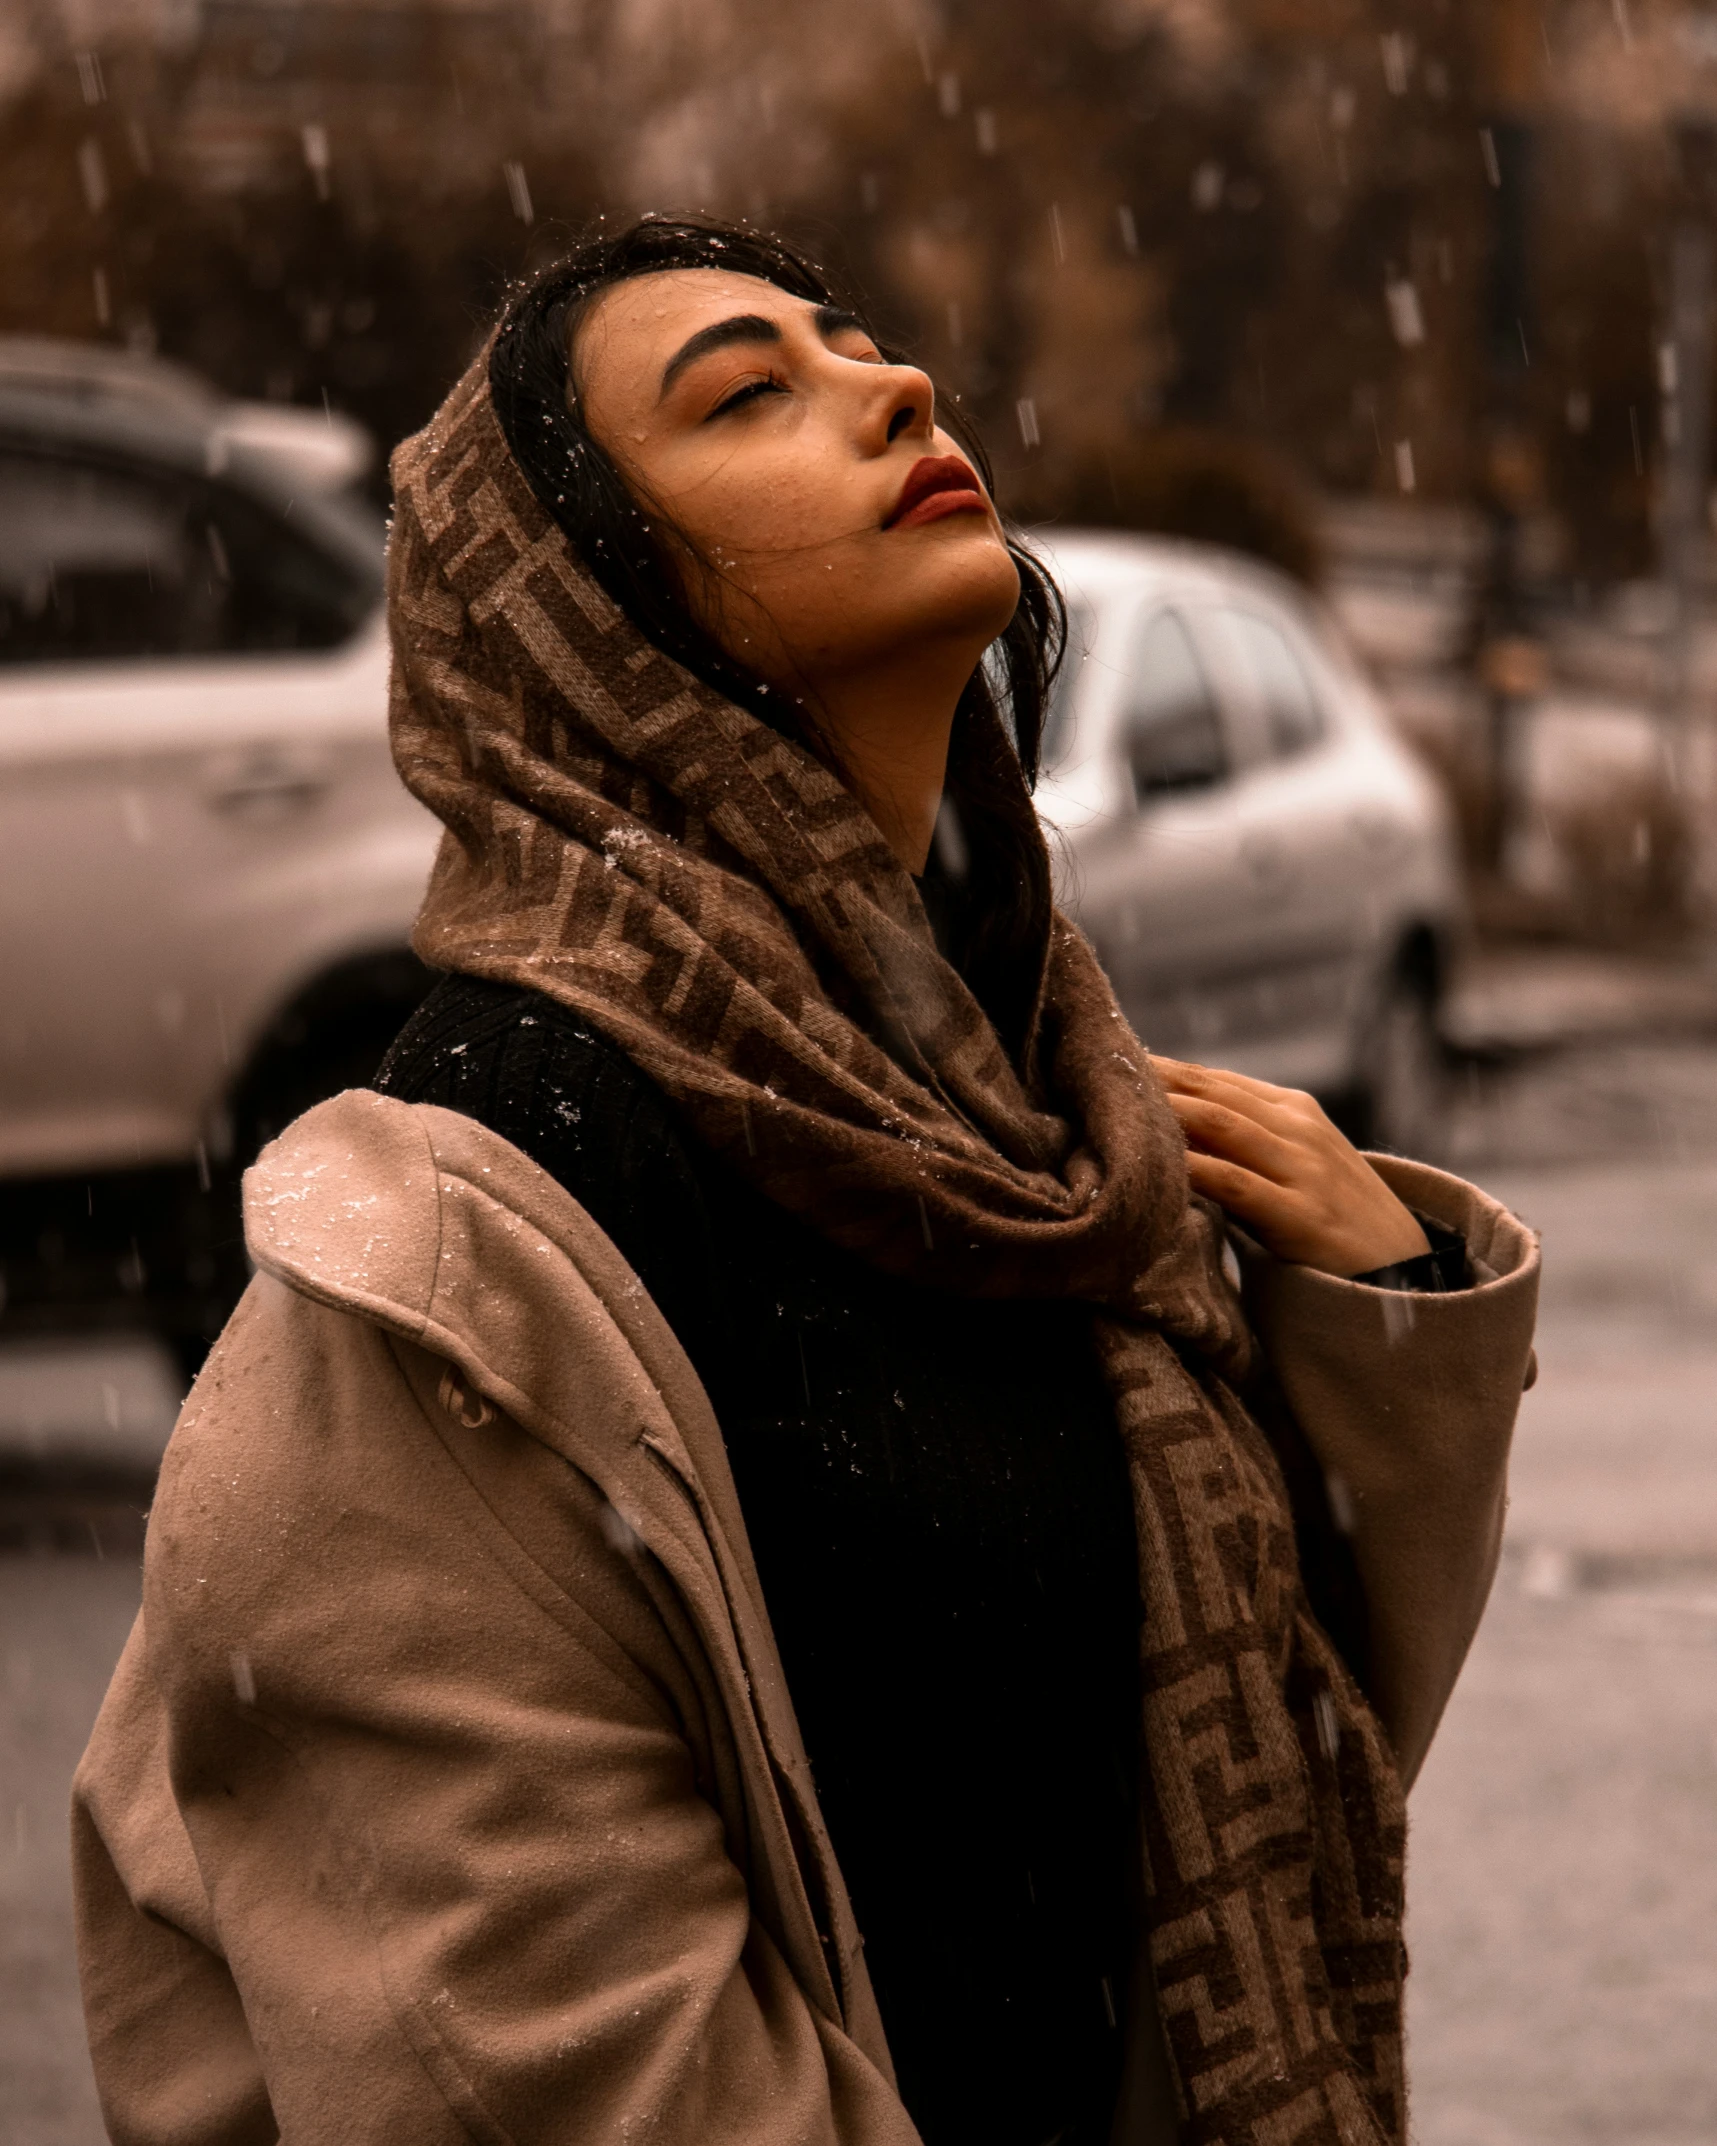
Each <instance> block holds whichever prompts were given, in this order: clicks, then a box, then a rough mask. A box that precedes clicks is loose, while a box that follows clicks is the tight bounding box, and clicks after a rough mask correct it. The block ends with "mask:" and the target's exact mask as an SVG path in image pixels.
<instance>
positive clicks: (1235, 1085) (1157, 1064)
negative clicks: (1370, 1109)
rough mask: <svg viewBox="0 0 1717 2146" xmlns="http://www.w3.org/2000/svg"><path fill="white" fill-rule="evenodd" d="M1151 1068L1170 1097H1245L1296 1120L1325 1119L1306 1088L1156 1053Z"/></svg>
mask: <svg viewBox="0 0 1717 2146" xmlns="http://www.w3.org/2000/svg"><path fill="white" fill-rule="evenodd" d="M1151 1064H1152V1066H1153V1067H1154V1068H1155V1070H1156V1072H1157V1074H1158V1076H1159V1078H1160V1079H1161V1081H1162V1084H1163V1086H1164V1087H1165V1088H1166V1089H1168V1090H1169V1092H1170V1093H1171V1094H1174V1093H1176V1092H1180V1093H1185V1094H1193V1095H1197V1094H1226V1095H1228V1096H1229V1097H1231V1098H1232V1097H1234V1096H1236V1095H1244V1096H1247V1097H1249V1098H1252V1099H1253V1100H1255V1101H1257V1102H1260V1103H1266V1104H1272V1105H1275V1106H1277V1107H1279V1108H1281V1109H1283V1110H1285V1111H1287V1112H1288V1113H1289V1114H1290V1115H1291V1116H1294V1117H1296V1118H1304V1117H1306V1116H1308V1115H1316V1116H1317V1117H1320V1118H1321V1117H1322V1116H1323V1115H1324V1112H1323V1106H1322V1105H1321V1104H1320V1103H1319V1102H1318V1100H1317V1098H1316V1097H1315V1096H1311V1095H1307V1094H1306V1092H1305V1090H1304V1089H1303V1088H1278V1087H1276V1086H1275V1085H1274V1084H1273V1083H1271V1082H1270V1081H1267V1080H1255V1079H1254V1078H1253V1077H1252V1075H1251V1074H1250V1073H1236V1072H1234V1071H1233V1069H1232V1068H1231V1067H1228V1066H1203V1065H1195V1064H1193V1063H1192V1062H1191V1061H1189V1060H1186V1059H1181V1058H1159V1057H1157V1055H1156V1054H1155V1053H1154V1052H1153V1053H1152V1054H1151Z"/></svg>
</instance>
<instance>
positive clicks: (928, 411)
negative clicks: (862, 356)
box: [877, 365, 936, 446]
mask: <svg viewBox="0 0 1717 2146" xmlns="http://www.w3.org/2000/svg"><path fill="white" fill-rule="evenodd" d="M878 370H879V372H881V373H883V374H885V375H886V378H884V379H882V380H879V382H878V387H879V388H880V390H881V392H880V394H879V395H878V398H877V403H878V410H877V415H878V419H879V421H880V422H879V429H880V431H881V435H882V444H883V445H884V446H892V445H893V443H894V442H895V441H896V440H898V439H901V438H903V437H908V436H911V435H913V434H917V435H918V436H920V437H921V438H923V439H928V438H929V437H930V435H931V433H932V432H934V431H935V429H936V390H935V388H934V387H933V386H932V385H931V380H930V375H929V374H928V373H923V372H920V371H919V369H918V367H917V366H916V365H888V366H882V367H879V368H878Z"/></svg>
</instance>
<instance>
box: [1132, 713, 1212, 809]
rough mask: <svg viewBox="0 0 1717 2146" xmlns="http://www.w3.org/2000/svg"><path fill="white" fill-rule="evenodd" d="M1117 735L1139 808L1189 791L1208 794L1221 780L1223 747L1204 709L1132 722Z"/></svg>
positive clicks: (1158, 715) (1134, 719)
mask: <svg viewBox="0 0 1717 2146" xmlns="http://www.w3.org/2000/svg"><path fill="white" fill-rule="evenodd" d="M1122 735H1123V741H1124V747H1125V752H1126V759H1127V766H1128V769H1129V771H1130V772H1131V774H1132V778H1133V796H1134V798H1135V800H1136V801H1137V802H1138V803H1139V804H1141V805H1143V804H1147V803H1149V802H1150V801H1151V800H1152V799H1153V798H1159V797H1175V796H1179V795H1182V794H1184V793H1185V792H1187V791H1189V790H1209V789H1214V788H1215V786H1216V785H1217V784H1218V783H1220V782H1223V781H1225V780H1226V779H1227V775H1228V749H1227V742H1226V740H1225V739H1224V738H1223V735H1222V726H1221V724H1220V722H1219V721H1218V719H1217V715H1216V711H1215V710H1214V709H1213V708H1211V707H1209V706H1203V707H1200V706H1197V705H1194V706H1192V707H1187V708H1181V709H1173V710H1168V711H1164V712H1161V713H1159V712H1156V711H1153V712H1152V713H1151V714H1150V715H1149V716H1148V717H1143V716H1136V717H1134V718H1133V719H1132V720H1130V721H1129V722H1128V723H1127V724H1126V725H1125V726H1124V729H1123V733H1122Z"/></svg>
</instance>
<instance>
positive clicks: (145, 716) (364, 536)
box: [0, 341, 438, 1323]
mask: <svg viewBox="0 0 1717 2146" xmlns="http://www.w3.org/2000/svg"><path fill="white" fill-rule="evenodd" d="M367 455H368V442H367V440H366V439H365V437H364V436H363V435H362V434H361V433H359V432H357V430H356V428H354V427H351V426H350V425H348V424H344V423H342V422H341V421H338V420H332V419H331V420H329V421H328V422H326V423H325V422H324V421H323V419H322V418H321V417H320V416H319V415H315V414H313V413H305V412H295V411H284V410H278V409H273V408H270V407H267V406H252V405H245V404H234V403H230V402H227V401H224V400H222V399H220V398H218V397H216V396H215V395H213V394H212V393H211V392H210V391H209V390H208V389H206V388H205V387H203V386H202V385H201V383H199V382H198V381H196V380H195V379H194V378H193V377H192V376H190V375H186V374H183V373H181V372H179V371H178V370H177V369H176V368H173V367H169V366H165V365H160V364H154V363H139V362H138V361H136V360H132V359H127V358H124V357H122V356H121V355H119V354H118V353H115V352H111V351H105V350H101V349H92V348H87V347H85V346H80V345H75V344H69V345H54V344H44V343H38V342H26V341H12V342H0V1177H3V1178H6V1179H11V1180H13V1181H14V1184H13V1186H12V1187H11V1188H9V1190H8V1189H4V1188H0V1211H3V1212H4V1213H5V1214H6V1216H7V1218H8V1224H9V1226H8V1227H7V1228H6V1229H5V1230H4V1231H0V1239H3V1240H4V1241H3V1243H0V1259H3V1260H4V1263H5V1269H6V1279H7V1280H9V1281H10V1282H11V1283H12V1285H13V1286H12V1308H13V1316H14V1320H16V1318H17V1316H18V1315H19V1313H20V1311H21V1309H22V1306H23V1300H24V1299H29V1300H31V1301H38V1300H39V1301H40V1302H42V1303H44V1304H46V1303H48V1302H49V1301H50V1300H52V1298H53V1297H54V1294H55V1291H54V1289H53V1287H51V1286H47V1285H44V1284H43V1282H42V1277H41V1275H40V1274H39V1273H36V1274H32V1275H30V1276H27V1277H26V1276H23V1275H22V1269H23V1268H25V1267H28V1266H30V1265H31V1263H32V1262H34V1265H35V1266H36V1267H40V1265H41V1264H42V1261H41V1259H40V1258H39V1257H38V1254H39V1253H40V1244H39V1243H37V1244H28V1243H26V1244H20V1243H19V1241H18V1238H19V1235H20V1230H21V1228H22V1227H23V1225H22V1224H21V1223H20V1222H19V1218H20V1217H23V1218H24V1220H25V1222H27V1224H28V1226H29V1229H31V1230H33V1231H34V1233H35V1236H36V1238H37V1239H45V1240H46V1241H47V1242H48V1243H49V1245H50V1250H51V1248H52V1247H53V1246H54V1245H58V1246H59V1247H60V1252H61V1264H62V1265H63V1266H65V1267H66V1268H67V1269H68V1273H69V1272H71V1270H75V1269H77V1267H78V1259H77V1258H76V1257H74V1256H73V1254H72V1252H68V1251H67V1250H66V1242H67V1239H68V1235H69V1236H70V1237H71V1238H72V1239H74V1240H75V1245H74V1250H75V1249H76V1248H77V1247H86V1246H87V1244H88V1243H89V1242H92V1241H95V1240H97V1239H100V1238H101V1236H102V1232H101V1229H100V1228H99V1227H98V1226H96V1225H98V1224H99V1221H100V1217H99V1215H98V1206H105V1207H107V1208H109V1209H112V1208H113V1207H114V1201H113V1199H112V1197H110V1196H109V1195H110V1194H111V1190H112V1187H113V1186H114V1185H116V1184H118V1183H119V1182H120V1179H121V1178H124V1179H127V1180H134V1181H135V1182H136V1184H137V1185H138V1187H139V1188H140V1190H139V1199H140V1200H142V1204H143V1208H144V1209H145V1210H146V1211H145V1212H143V1214H142V1221H141V1224H140V1223H139V1221H138V1218H137V1216H135V1215H134V1216H133V1217H132V1220H131V1227H130V1237H135V1235H136V1230H137V1228H138V1227H139V1226H142V1227H143V1228H144V1229H145V1231H146V1233H147V1231H148V1230H149V1229H150V1228H152V1227H153V1218H154V1216H155V1215H156V1214H157V1213H158V1211H159V1210H160V1208H161V1200H162V1183H163V1182H164V1181H163V1180H160V1179H159V1178H158V1177H150V1176H149V1175H148V1173H150V1172H157V1173H158V1172H161V1171H170V1170H172V1169H174V1168H175V1167H177V1168H179V1169H180V1170H181V1171H193V1170H200V1172H201V1175H202V1177H203V1178H204V1180H205V1181H206V1180H208V1179H209V1178H210V1176H211V1175H214V1176H217V1177H218V1176H219V1174H220V1170H221V1165H222V1163H223V1161H224V1160H226V1159H227V1158H228V1157H233V1158H235V1159H242V1154H243V1151H244V1150H246V1149H249V1148H253V1147H254V1145H255V1144H256V1142H257V1141H258V1140H259V1139H260V1138H262V1137H264V1136H266V1134H267V1133H268V1132H269V1131H270V1130H272V1129H273V1127H274V1126H275V1125H277V1124H278V1123H279V1122H280V1121H281V1120H282V1119H284V1118H285V1117H289V1116H291V1115H293V1114H294V1113H295V1112H296V1110H297V1109H298V1108H300V1107H302V1105H303V1104H304V1103H305V1102H308V1101H311V1100H314V1099H315V1097H316V1096H317V1095H319V1094H322V1093H326V1092H327V1091H328V1090H329V1089H330V1088H332V1087H339V1086H342V1085H345V1084H347V1082H349V1081H350V1080H352V1079H359V1080H361V1079H363V1078H364V1077H366V1075H367V1074H368V1072H369V1071H371V1070H373V1067H374V1064H375V1061H376V1059H377V1058H378V1057H379V1056H380V1053H381V1051H382V1049H383V1048H384V1047H385V1045H386V1043H387V1041H388V1039H389V1037H390V1036H391V1035H392V1034H393V1033H394V1032H395V1030H397V1028H398V1027H399V1025H400V1023H401V1021H402V1020H403V1019H404V1017H405V1015H406V1013H407V1012H408V1011H409V1010H410V1007H411V1006H412V1005H413V1004H414V1003H415V1000H416V998H417V996H418V995H419V994H420V993H421V990H422V988H423V985H424V981H425V975H424V972H423V971H422V970H421V969H420V968H419V966H418V964H417V963H416V962H415V961H414V960H413V959H412V958H411V956H410V954H409V952H408V951H407V945H406V942H407V936H408V933H409V931H410V928H411V923H412V919H413V917H414V915H415V913H416V909H417V905H418V902H419V900H420V898H421V895H422V890H423V885H424V881H425V878H426V876H427V874H428V870H429V865H430V861H431V858H432V856H433V853H434V849H435V844H436V839H437V834H438V829H437V827H436V824H435V823H434V821H433V820H432V819H431V818H430V816H429V815H428V814H427V813H426V812H425V811H423V809H422V808H421V807H420V806H419V805H418V804H417V803H416V802H415V801H414V800H413V799H412V798H411V797H410V796H409V795H408V794H407V793H406V791H405V790H404V789H403V788H402V787H401V785H400V782H399V779H398V777H397V776H396V775H395V773H394V770H393V765H392V762H391V759H390V757H389V752H388V743H387V666H388V652H387V637H386V632H385V626H384V621H383V616H382V609H381V602H380V598H381V573H382V546H383V529H382V523H381V518H380V516H379V515H378V514H377V513H376V512H375V510H374V509H373V508H371V507H369V506H368V505H367V504H365V503H364V502H363V501H362V500H361V499H360V498H359V497H358V496H357V495H356V493H355V492H354V491H353V490H352V489H351V484H350V480H351V479H352V478H353V477H355V476H356V475H357V474H359V473H360V471H361V468H362V465H363V462H364V461H365V459H366V458H367ZM113 1173H118V1174H119V1175H118V1176H114V1175H113ZM140 1173H142V1174H141V1175H140ZM22 1181H28V1186H29V1189H28V1191H26V1190H25V1186H24V1183H23V1182H22ZM98 1181H99V1183H100V1185H101V1187H102V1189H103V1198H102V1201H100V1202H98V1198H97V1189H96V1187H97V1182H98ZM44 1182H45V1183H47V1184H49V1185H56V1184H57V1185H58V1186H59V1187H60V1188H61V1189H62V1191H63V1190H65V1189H66V1188H67V1187H68V1186H72V1185H75V1187H76V1188H77V1190H78V1191H80V1192H82V1193H84V1195H85V1196H84V1198H83V1199H82V1200H81V1201H74V1202H73V1203H72V1204H77V1205H81V1206H83V1207H86V1208H87V1210H88V1212H87V1214H85V1215H81V1216H77V1215H74V1216H72V1217H71V1218H70V1223H67V1222H64V1221H61V1220H57V1219H54V1217H53V1215H52V1212H51V1208H52V1202H51V1201H48V1204H47V1205H46V1206H44V1204H43V1203H44V1201H45V1200H47V1197H48V1196H47V1194H46V1193H45V1192H44V1191H43V1189H42V1188H43V1185H44ZM144 1193H147V1194H148V1195H149V1199H148V1200H143V1199H142V1196H143V1194H144ZM151 1202H152V1204H151ZM61 1204H62V1205H64V1204H65V1202H63V1201H62V1203H61ZM121 1204H123V1203H121ZM133 1204H134V1205H135V1204H137V1203H135V1202H134V1203H133ZM115 1213H116V1214H117V1210H115ZM44 1215H47V1216H48V1218H49V1219H48V1220H47V1221H46V1222H44V1221H43V1220H42V1217H43V1216H44ZM123 1223H124V1217H123V1216H119V1217H118V1219H117V1220H116V1222H115V1225H114V1226H115V1228H118V1229H119V1230H120V1234H121V1236H122V1237H123V1236H125V1235H126V1231H125V1229H124V1227H123V1226H122V1225H123ZM72 1224H75V1225H76V1227H72V1226H71V1225H72ZM86 1225H89V1226H87V1227H86ZM108 1236H109V1238H110V1239H111V1237H112V1232H111V1231H110V1232H109V1233H108ZM127 1242H128V1244H129V1239H128V1240H127ZM126 1249H127V1245H124V1244H122V1246H121V1250H122V1252H123V1251H125V1250H126ZM111 1250H112V1244H111V1242H108V1243H106V1245H105V1248H104V1251H103V1254H102V1257H103V1258H106V1256H107V1253H108V1252H110V1251H111ZM129 1252H130V1255H131V1256H132V1259H133V1264H134V1265H136V1264H139V1263H141V1264H148V1265H153V1266H154V1267H155V1268H156V1270H157V1271H156V1273H155V1274H154V1275H153V1276H152V1277H149V1278H148V1281H149V1287H148V1290H147V1291H146V1292H145V1293H146V1294H148V1295H150V1296H151V1297H153V1296H154V1295H155V1294H157V1291H158V1285H165V1286H167V1288H168V1294H169V1295H171V1294H173V1293H174V1291H175V1289H177V1290H178V1294H179V1295H181V1296H182V1295H183V1293H184V1291H183V1289H182V1288H179V1287H178V1285H177V1284H171V1285H166V1284H165V1278H164V1276H163V1274H162V1272H161V1271H160V1270H161V1269H162V1267H163V1265H164V1264H170V1263H171V1256H172V1255H162V1256H160V1257H155V1258H152V1259H149V1260H145V1259H144V1258H143V1255H142V1254H140V1253H139V1252H138V1250H137V1247H136V1245H135V1244H129ZM52 1263H53V1262H52V1259H51V1258H50V1259H49V1260H48V1264H49V1265H52ZM98 1263H99V1262H98ZM205 1264H206V1262H205ZM111 1278H112V1263H111V1261H109V1269H108V1279H109V1281H110V1282H111ZM21 1283H22V1286H20V1284H21ZM138 1286H139V1287H142V1283H141V1282H139V1284H138ZM219 1293H220V1291H219V1290H218V1289H217V1290H216V1294H217V1295H218V1294H219ZM73 1294H75V1295H77V1296H78V1297H80V1298H84V1297H88V1296H89V1295H90V1294H91V1287H90V1285H89V1280H88V1277H87V1276H84V1277H82V1278H81V1279H77V1280H76V1281H75V1286H74V1287H73ZM173 1317H174V1315H173V1314H168V1315H167V1319H168V1323H172V1321H173ZM193 1323H194V1322H193Z"/></svg>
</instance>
